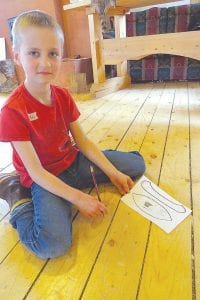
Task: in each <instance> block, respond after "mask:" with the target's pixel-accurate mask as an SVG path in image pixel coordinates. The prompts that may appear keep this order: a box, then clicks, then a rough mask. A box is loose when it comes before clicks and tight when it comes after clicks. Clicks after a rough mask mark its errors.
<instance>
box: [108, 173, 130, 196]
mask: <svg viewBox="0 0 200 300" xmlns="http://www.w3.org/2000/svg"><path fill="white" fill-rule="evenodd" d="M110 180H111V182H112V183H113V184H114V185H115V186H116V188H117V189H118V191H119V192H120V194H121V195H124V194H127V193H128V192H130V190H131V189H132V187H133V186H134V184H135V183H134V181H133V180H132V179H131V177H130V176H128V175H125V174H124V173H122V172H120V171H117V172H116V173H115V174H114V175H112V176H110Z"/></svg>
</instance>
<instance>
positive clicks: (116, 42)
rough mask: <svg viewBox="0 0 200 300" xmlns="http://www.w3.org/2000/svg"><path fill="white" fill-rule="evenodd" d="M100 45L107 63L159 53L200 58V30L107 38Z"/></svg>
mask: <svg viewBox="0 0 200 300" xmlns="http://www.w3.org/2000/svg"><path fill="white" fill-rule="evenodd" d="M100 47H101V53H102V60H103V61H102V63H103V64H106V65H113V64H118V63H120V62H123V61H125V60H130V59H135V60H137V59H141V58H143V57H145V56H148V55H152V54H159V53H163V54H172V55H180V56H185V57H190V58H193V59H197V60H200V31H188V32H178V33H166V34H158V35H148V36H136V37H128V38H116V39H107V40H102V41H101V45H100Z"/></svg>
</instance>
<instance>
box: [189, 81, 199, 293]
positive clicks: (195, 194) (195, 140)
mask: <svg viewBox="0 0 200 300" xmlns="http://www.w3.org/2000/svg"><path fill="white" fill-rule="evenodd" d="M188 85H189V109H190V143H191V179H192V185H191V188H192V190H191V195H192V206H193V218H194V222H193V226H194V228H193V231H194V232H193V234H194V239H193V244H192V249H193V251H194V253H193V256H192V258H193V260H194V261H193V264H194V266H193V267H194V269H193V277H194V276H195V282H194V292H195V290H196V299H198V297H199V295H200V234H199V233H200V217H199V216H200V213H199V212H200V202H199V193H200V192H199V191H200V168H199V151H200V114H199V112H200V85H199V82H195V83H188ZM194 299H195V298H194Z"/></svg>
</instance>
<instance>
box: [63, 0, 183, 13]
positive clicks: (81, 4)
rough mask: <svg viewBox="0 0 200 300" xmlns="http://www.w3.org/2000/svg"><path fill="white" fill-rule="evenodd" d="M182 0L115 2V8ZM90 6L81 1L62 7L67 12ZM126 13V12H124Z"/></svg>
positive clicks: (122, 0) (86, 2)
mask: <svg viewBox="0 0 200 300" xmlns="http://www.w3.org/2000/svg"><path fill="white" fill-rule="evenodd" d="M178 1H182V0H177V1H172V0H151V1H149V0H141V1H138V0H132V1H131V0H116V8H117V7H120V8H121V9H122V8H129V9H130V8H137V7H145V6H149V5H157V4H164V3H169V2H178ZM87 6H91V0H83V1H78V2H75V3H71V4H66V5H64V6H63V9H64V10H69V9H78V8H83V7H87ZM126 11H127V10H126Z"/></svg>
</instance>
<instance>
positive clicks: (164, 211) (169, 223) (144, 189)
mask: <svg viewBox="0 0 200 300" xmlns="http://www.w3.org/2000/svg"><path fill="white" fill-rule="evenodd" d="M121 200H122V201H123V202H124V203H125V204H127V205H128V206H129V207H131V208H132V209H134V210H135V211H137V212H138V213H139V214H141V215H142V216H143V217H145V218H147V219H148V220H150V221H152V222H153V223H154V224H157V225H158V226H159V227H160V228H162V229H163V230H164V231H165V232H167V233H169V232H171V231H172V230H173V229H174V228H175V227H176V226H177V225H178V224H179V223H180V222H182V221H183V220H184V219H185V218H186V217H187V216H188V215H190V213H191V209H189V208H187V207H186V206H184V205H182V204H181V203H180V202H178V201H176V200H175V199H173V198H172V197H171V196H169V195H168V194H167V193H165V192H164V191H163V190H161V189H160V188H159V187H158V186H157V185H155V184H154V183H153V182H152V181H151V180H149V179H148V178H147V177H145V176H142V177H141V178H140V180H139V181H138V182H137V184H136V185H135V186H134V187H133V189H132V190H131V191H130V193H129V194H127V195H125V196H123V197H122V198H121Z"/></svg>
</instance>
